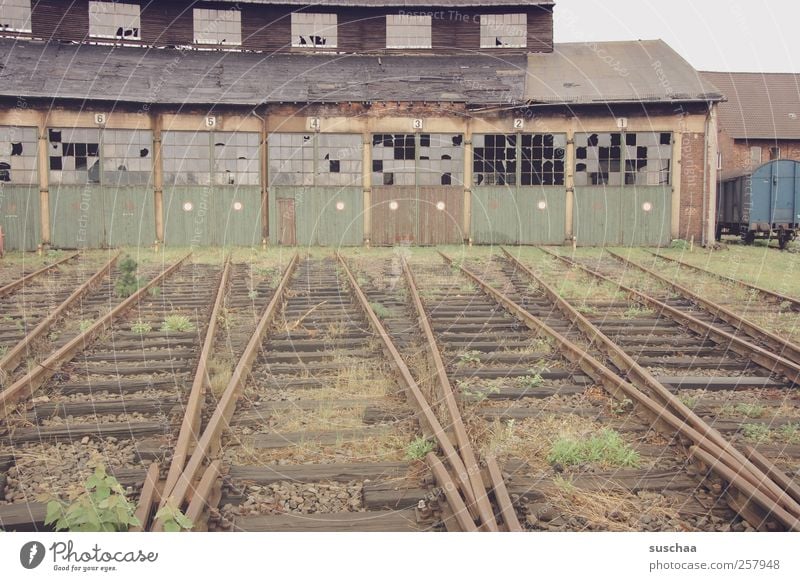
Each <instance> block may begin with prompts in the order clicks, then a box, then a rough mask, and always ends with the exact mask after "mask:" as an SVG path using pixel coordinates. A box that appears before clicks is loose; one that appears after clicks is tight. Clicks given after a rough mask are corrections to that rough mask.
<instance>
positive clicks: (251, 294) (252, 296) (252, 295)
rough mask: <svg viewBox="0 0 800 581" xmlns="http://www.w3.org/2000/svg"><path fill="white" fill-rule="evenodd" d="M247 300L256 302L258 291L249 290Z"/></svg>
mask: <svg viewBox="0 0 800 581" xmlns="http://www.w3.org/2000/svg"><path fill="white" fill-rule="evenodd" d="M247 298H249V299H250V300H251V301H254V300H256V299H257V298H258V291H257V290H255V289H253V290H251V291H250V292H249V293H247Z"/></svg>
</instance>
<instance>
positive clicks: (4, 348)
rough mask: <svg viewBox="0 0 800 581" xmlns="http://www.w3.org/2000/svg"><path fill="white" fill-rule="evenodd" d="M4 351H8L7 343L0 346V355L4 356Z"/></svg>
mask: <svg viewBox="0 0 800 581" xmlns="http://www.w3.org/2000/svg"><path fill="white" fill-rule="evenodd" d="M6 353H8V345H2V346H0V357H5V356H6Z"/></svg>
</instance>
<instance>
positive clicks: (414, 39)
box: [386, 14, 432, 48]
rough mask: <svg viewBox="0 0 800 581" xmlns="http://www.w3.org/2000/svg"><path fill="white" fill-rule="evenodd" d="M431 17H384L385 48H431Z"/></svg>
mask: <svg viewBox="0 0 800 581" xmlns="http://www.w3.org/2000/svg"><path fill="white" fill-rule="evenodd" d="M431 46H432V45H431V17H430V16H411V15H405V14H390V15H388V16H387V17H386V48H431Z"/></svg>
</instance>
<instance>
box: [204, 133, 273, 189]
mask: <svg viewBox="0 0 800 581" xmlns="http://www.w3.org/2000/svg"><path fill="white" fill-rule="evenodd" d="M260 138H261V136H260V134H258V133H252V132H249V133H248V132H243V131H242V132H235V133H234V132H230V131H222V132H218V133H214V134H213V139H214V184H216V185H218V186H258V185H260V184H261V181H260V178H259V175H260V171H259V168H260V166H261V157H260V155H259V151H260V146H259V140H260Z"/></svg>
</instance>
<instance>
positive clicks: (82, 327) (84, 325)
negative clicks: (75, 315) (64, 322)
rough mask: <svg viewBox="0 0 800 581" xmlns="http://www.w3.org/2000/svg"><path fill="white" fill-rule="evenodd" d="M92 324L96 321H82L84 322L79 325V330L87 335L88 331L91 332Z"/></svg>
mask: <svg viewBox="0 0 800 581" xmlns="http://www.w3.org/2000/svg"><path fill="white" fill-rule="evenodd" d="M92 323H94V321H90V320H88V319H83V320H82V321H81V322H80V323H79V324H78V329H80V331H81V333H85V332H86V331H88V330H89V327H91V326H92Z"/></svg>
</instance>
